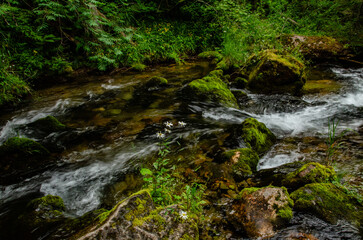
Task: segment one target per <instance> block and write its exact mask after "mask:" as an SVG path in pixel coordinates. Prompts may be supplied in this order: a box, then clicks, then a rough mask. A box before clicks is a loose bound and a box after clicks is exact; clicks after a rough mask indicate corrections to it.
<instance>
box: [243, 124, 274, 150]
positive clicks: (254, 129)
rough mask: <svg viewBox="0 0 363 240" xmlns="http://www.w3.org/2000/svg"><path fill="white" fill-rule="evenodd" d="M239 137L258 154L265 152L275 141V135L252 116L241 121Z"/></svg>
mask: <svg viewBox="0 0 363 240" xmlns="http://www.w3.org/2000/svg"><path fill="white" fill-rule="evenodd" d="M241 137H242V138H243V140H244V141H245V143H246V145H247V146H248V147H250V148H252V149H253V150H255V151H256V152H257V153H259V154H262V153H265V152H267V151H268V150H269V148H270V147H271V146H272V145H273V144H274V142H275V141H276V137H275V135H274V134H273V133H272V132H271V131H270V130H269V129H268V128H267V127H266V125H265V124H263V123H261V122H259V121H257V120H256V119H254V118H248V119H246V120H245V121H244V122H243V123H242V134H241Z"/></svg>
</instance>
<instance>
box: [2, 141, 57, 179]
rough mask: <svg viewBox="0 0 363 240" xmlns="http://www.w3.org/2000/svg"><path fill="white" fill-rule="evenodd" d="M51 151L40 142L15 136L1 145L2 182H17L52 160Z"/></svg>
mask: <svg viewBox="0 0 363 240" xmlns="http://www.w3.org/2000/svg"><path fill="white" fill-rule="evenodd" d="M49 155H50V153H49V151H48V150H47V149H46V148H45V147H44V146H43V145H41V144H40V143H38V142H36V141H34V140H31V139H28V138H20V137H14V138H10V139H8V140H7V141H6V142H5V143H4V144H3V145H1V146H0V173H1V178H0V184H4V183H8V184H9V183H10V182H16V181H19V180H21V179H22V177H23V176H25V175H26V174H27V175H29V174H31V173H32V172H36V171H38V170H39V169H41V168H44V167H45V166H46V165H47V163H49V162H50V160H51V159H50V158H49Z"/></svg>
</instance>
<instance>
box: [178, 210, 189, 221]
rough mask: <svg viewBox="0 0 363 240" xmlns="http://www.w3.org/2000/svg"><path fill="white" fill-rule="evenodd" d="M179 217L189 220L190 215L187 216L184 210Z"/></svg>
mask: <svg viewBox="0 0 363 240" xmlns="http://www.w3.org/2000/svg"><path fill="white" fill-rule="evenodd" d="M179 215H180V217H181V218H182V219H184V220H185V219H187V218H188V214H187V212H185V211H183V210H181V211H180V212H179Z"/></svg>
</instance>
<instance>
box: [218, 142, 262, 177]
mask: <svg viewBox="0 0 363 240" xmlns="http://www.w3.org/2000/svg"><path fill="white" fill-rule="evenodd" d="M222 157H223V158H224V160H225V161H227V162H228V163H229V164H231V166H232V172H233V176H234V177H235V178H236V179H237V180H242V178H243V177H245V176H248V175H251V174H252V173H254V172H256V170H257V164H258V161H259V157H258V154H257V153H256V152H255V151H253V150H252V149H250V148H240V149H234V150H229V151H226V152H224V153H223V154H222Z"/></svg>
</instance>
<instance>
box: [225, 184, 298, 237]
mask: <svg viewBox="0 0 363 240" xmlns="http://www.w3.org/2000/svg"><path fill="white" fill-rule="evenodd" d="M292 206H293V201H292V200H291V199H290V197H289V194H288V193H287V190H286V188H277V187H271V186H269V187H265V188H245V189H243V190H242V191H241V192H240V193H239V195H238V198H237V200H235V202H234V203H233V210H234V211H232V212H231V213H230V215H229V220H230V221H231V222H233V224H236V223H237V224H241V225H242V226H243V229H244V230H245V231H246V233H247V235H248V236H249V237H253V238H255V237H262V238H268V237H272V236H273V235H274V234H275V229H277V228H279V227H281V226H283V225H284V224H285V223H287V222H288V221H289V220H290V219H291V218H292V215H293V213H292ZM235 222H236V223H235Z"/></svg>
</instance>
